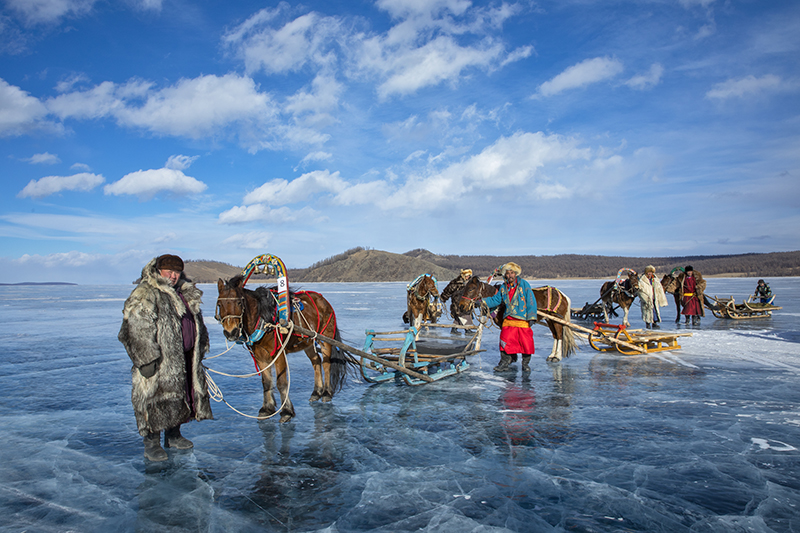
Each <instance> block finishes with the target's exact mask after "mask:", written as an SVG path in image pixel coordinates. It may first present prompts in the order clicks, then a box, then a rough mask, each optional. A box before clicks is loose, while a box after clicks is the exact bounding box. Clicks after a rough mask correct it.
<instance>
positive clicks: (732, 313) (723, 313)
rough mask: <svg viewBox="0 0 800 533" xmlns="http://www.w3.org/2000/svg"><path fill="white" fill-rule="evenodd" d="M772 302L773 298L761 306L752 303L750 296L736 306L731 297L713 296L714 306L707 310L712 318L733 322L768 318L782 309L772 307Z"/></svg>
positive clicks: (775, 306)
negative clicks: (731, 320)
mask: <svg viewBox="0 0 800 533" xmlns="http://www.w3.org/2000/svg"><path fill="white" fill-rule="evenodd" d="M774 300H775V296H773V297H772V298H770V300H769V303H765V304H762V303H760V302H754V301H753V297H752V296H750V297H749V298H748V299H747V301H745V302H742V303H739V304H737V303H736V301H735V300H734V299H733V296H731V297H730V298H717V297H716V296H714V302H715V303H716V305H715V306H714V307H710V308H709V309H711V312H712V313H714V316H715V317H717V318H730V319H734V320H742V319H746V318H769V317H771V316H772V312H773V311H776V310H778V309H783V308H782V307H778V306H777V305H772V302H773V301H774Z"/></svg>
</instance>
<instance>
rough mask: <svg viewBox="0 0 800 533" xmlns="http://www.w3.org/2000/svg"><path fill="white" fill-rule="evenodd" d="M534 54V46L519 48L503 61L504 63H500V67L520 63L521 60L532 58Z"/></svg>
mask: <svg viewBox="0 0 800 533" xmlns="http://www.w3.org/2000/svg"><path fill="white" fill-rule="evenodd" d="M533 52H534V50H533V46H520V47H519V48H517V49H516V50H514V51H512V52H511V53H510V54H508V55H507V56H506V58H505V59H504V60H503V62H502V63H500V66H501V67H504V66H506V65H508V64H509V63H513V62H515V61H519V60H520V59H525V58H526V57H530V55H531V54H532V53H533Z"/></svg>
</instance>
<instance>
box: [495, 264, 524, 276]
mask: <svg viewBox="0 0 800 533" xmlns="http://www.w3.org/2000/svg"><path fill="white" fill-rule="evenodd" d="M508 270H513V271H514V272H516V273H517V276H519V275H521V274H522V267H521V266H519V265H518V264H516V263H515V262H513V261H509V262H508V263H506V264H505V265H503V266H501V267H500V274H502V275H505V273H506V271H508Z"/></svg>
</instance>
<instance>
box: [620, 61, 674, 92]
mask: <svg viewBox="0 0 800 533" xmlns="http://www.w3.org/2000/svg"><path fill="white" fill-rule="evenodd" d="M663 74H664V67H662V66H661V64H660V63H653V64H652V65H651V66H650V71H649V72H647V73H646V74H637V75H636V76H633V77H632V78H631V79H629V80H628V81H626V82H625V85H627V86H628V87H630V88H631V89H638V90H644V89H650V88H652V87H655V86H656V85H658V84H659V83H661V76H662V75H663Z"/></svg>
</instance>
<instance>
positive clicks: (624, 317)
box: [620, 304, 631, 326]
mask: <svg viewBox="0 0 800 533" xmlns="http://www.w3.org/2000/svg"><path fill="white" fill-rule="evenodd" d="M620 307H622V309H623V310H624V311H625V315H624V316H623V317H622V323H623V324H625V325H626V326H630V325H631V324H630V322H628V311H630V310H631V308H630V307H625V306H624V305H622V304H620Z"/></svg>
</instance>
